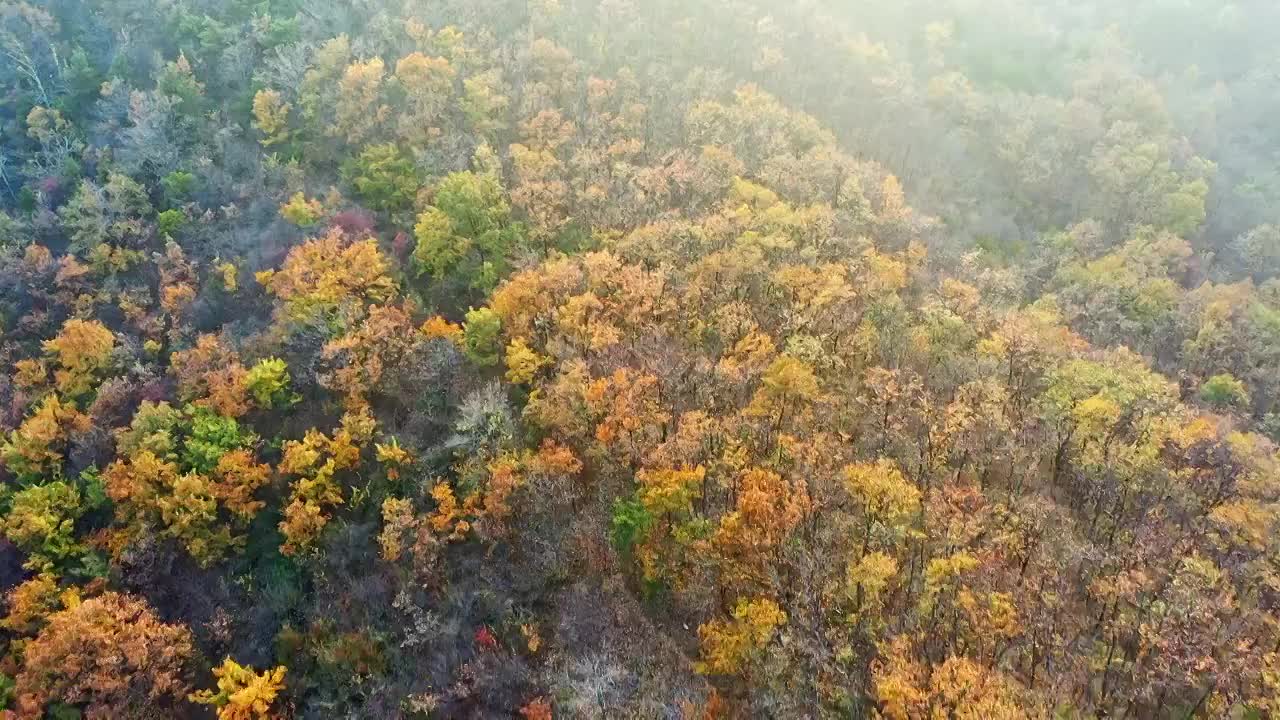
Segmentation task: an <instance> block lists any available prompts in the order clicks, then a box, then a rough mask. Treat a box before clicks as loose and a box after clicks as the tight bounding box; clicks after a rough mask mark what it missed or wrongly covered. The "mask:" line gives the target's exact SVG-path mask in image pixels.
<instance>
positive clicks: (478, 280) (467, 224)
mask: <svg viewBox="0 0 1280 720" xmlns="http://www.w3.org/2000/svg"><path fill="white" fill-rule="evenodd" d="M521 233H522V230H521V228H520V226H519V225H518V224H516V223H514V222H512V220H511V207H510V205H509V204H508V203H507V200H506V197H505V194H504V192H503V189H502V185H501V183H500V182H499V180H498V177H497V175H496V174H494V173H491V172H483V173H473V172H460V173H453V174H451V175H449V176H448V177H446V178H445V179H444V180H443V181H441V182H440V184H439V185H438V186H437V187H436V188H435V190H434V197H433V202H432V204H431V206H430V207H429V208H427V210H426V211H425V212H423V213H421V214H420V215H418V222H417V224H416V225H415V226H414V236H415V237H416V239H417V241H418V244H417V247H416V248H415V249H414V253H413V257H414V261H415V263H416V266H417V269H418V272H419V273H420V274H430V275H432V276H433V277H435V278H438V279H439V278H446V277H460V278H462V279H463V280H465V281H466V282H467V284H468V285H469V286H471V287H473V288H477V289H480V290H484V291H488V290H492V289H493V288H494V287H495V286H496V285H497V283H498V281H499V280H501V279H502V278H503V277H504V276H506V274H507V273H508V271H509V270H510V266H511V260H512V256H513V254H514V253H516V252H517V251H519V250H520V243H521V241H522V234H521Z"/></svg>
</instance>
